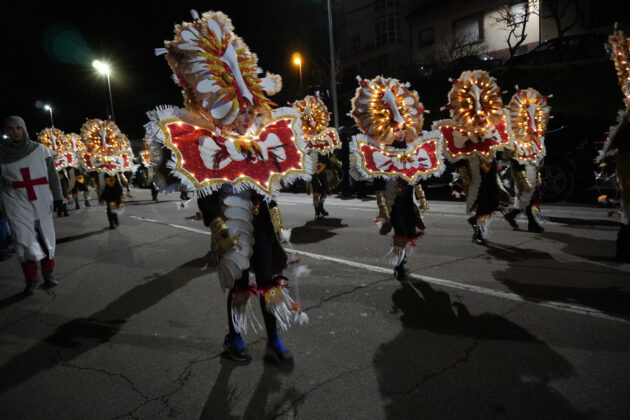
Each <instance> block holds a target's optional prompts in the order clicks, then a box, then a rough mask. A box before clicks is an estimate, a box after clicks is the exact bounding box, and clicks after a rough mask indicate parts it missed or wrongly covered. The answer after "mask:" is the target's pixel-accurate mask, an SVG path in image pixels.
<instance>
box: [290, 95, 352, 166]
mask: <svg viewBox="0 0 630 420" xmlns="http://www.w3.org/2000/svg"><path fill="white" fill-rule="evenodd" d="M291 106H292V107H293V108H295V109H296V110H297V112H298V113H299V115H300V123H301V126H300V128H301V129H302V134H303V135H304V140H305V141H306V148H307V150H314V151H316V152H319V153H322V154H327V153H330V152H332V151H333V150H335V149H338V148H340V147H341V141H340V140H339V134H338V133H337V130H335V129H334V128H330V127H328V124H329V123H330V113H329V112H328V108H326V104H324V102H323V101H322V100H321V99H320V98H319V97H317V96H311V95H308V96H306V97H305V98H304V99H302V100H299V101H295V102H294V103H293V104H291Z"/></svg>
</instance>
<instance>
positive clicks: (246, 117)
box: [234, 108, 254, 135]
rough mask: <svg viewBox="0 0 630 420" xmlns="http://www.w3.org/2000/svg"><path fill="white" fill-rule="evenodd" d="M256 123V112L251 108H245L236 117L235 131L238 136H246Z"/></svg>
mask: <svg viewBox="0 0 630 420" xmlns="http://www.w3.org/2000/svg"><path fill="white" fill-rule="evenodd" d="M253 122H254V111H252V109H251V108H243V109H241V111H240V112H239V113H238V116H237V117H236V126H235V127H234V131H236V132H237V133H238V134H241V135H242V134H245V133H246V132H247V130H248V129H249V127H251V126H252V123H253Z"/></svg>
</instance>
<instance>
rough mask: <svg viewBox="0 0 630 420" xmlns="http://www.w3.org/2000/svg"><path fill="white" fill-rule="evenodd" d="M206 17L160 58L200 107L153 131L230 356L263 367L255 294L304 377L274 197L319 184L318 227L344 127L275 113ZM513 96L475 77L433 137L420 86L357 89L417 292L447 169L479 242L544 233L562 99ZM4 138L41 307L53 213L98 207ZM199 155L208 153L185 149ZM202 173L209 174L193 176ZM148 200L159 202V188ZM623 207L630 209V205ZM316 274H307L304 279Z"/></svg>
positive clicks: (8, 211) (381, 212)
mask: <svg viewBox="0 0 630 420" xmlns="http://www.w3.org/2000/svg"><path fill="white" fill-rule="evenodd" d="M193 17H194V21H193V22H192V23H184V24H182V25H177V26H176V27H175V39H174V40H173V41H167V42H166V48H165V49H164V50H160V51H158V53H161V54H165V55H166V59H167V62H168V64H169V65H170V66H171V68H172V70H173V72H174V73H175V75H176V79H177V80H178V83H179V84H180V86H181V87H182V89H183V92H184V96H185V98H186V101H185V104H186V107H185V108H181V109H180V108H174V107H171V108H169V107H159V108H158V109H156V110H155V111H152V112H150V113H149V114H148V115H149V118H150V122H149V123H148V124H147V125H146V129H147V133H148V136H149V137H151V138H152V139H153V140H152V141H155V142H157V143H159V144H160V145H162V146H164V147H166V148H169V149H171V151H176V152H177V153H171V159H172V160H173V161H172V162H170V163H169V167H171V168H174V171H173V173H174V174H175V175H176V176H179V177H180V179H181V180H182V190H181V191H182V195H181V198H182V199H183V200H189V199H190V197H189V196H188V191H193V190H194V191H196V193H197V205H198V208H199V211H200V213H201V215H202V219H203V222H204V224H205V225H206V226H207V227H208V228H209V229H210V230H211V233H212V242H211V251H212V253H213V254H214V256H215V257H216V259H217V265H218V277H219V281H220V284H221V286H222V288H223V289H224V290H226V291H228V293H227V299H226V300H227V302H226V306H227V334H226V336H225V337H224V341H223V348H224V349H225V354H226V356H227V357H229V358H230V359H232V360H234V361H236V362H241V363H247V362H249V361H250V360H251V359H252V356H251V354H250V352H249V351H248V348H247V345H246V344H245V341H244V339H243V334H245V333H246V332H247V331H248V329H249V328H254V329H255V327H256V325H260V323H259V322H258V320H257V319H256V317H255V315H254V313H253V312H252V309H251V305H250V302H249V299H250V297H253V296H257V297H258V300H259V302H260V306H261V310H262V316H263V324H264V328H265V331H266V334H267V351H266V357H268V358H270V359H271V360H273V361H275V362H276V363H280V364H282V363H291V361H292V360H293V356H292V354H291V352H290V351H289V350H288V349H287V347H286V346H285V345H284V343H283V341H282V340H281V339H280V336H279V331H278V330H279V329H280V330H283V329H287V328H288V327H289V326H290V325H291V324H292V323H295V322H296V320H299V322H300V323H301V322H304V321H306V320H307V319H308V317H307V316H306V314H304V313H303V312H302V311H301V308H300V304H299V301H297V300H295V301H294V300H293V298H292V297H291V296H290V295H289V290H288V288H287V287H286V286H287V280H288V279H287V277H285V276H284V275H283V272H284V271H285V269H286V268H287V261H288V258H287V255H286V253H285V252H284V249H283V247H282V244H283V243H284V244H286V243H288V242H289V240H290V230H288V229H286V228H285V226H284V225H283V221H282V216H281V213H280V209H279V207H278V205H277V202H276V200H275V198H276V194H277V192H278V191H279V190H280V188H282V187H286V186H288V185H290V184H291V183H293V182H295V181H297V180H303V181H305V182H308V183H310V189H309V191H310V193H311V194H312V198H313V209H314V215H315V218H316V219H318V220H319V219H322V218H325V217H327V216H329V213H328V211H327V210H326V209H325V208H324V202H325V199H326V196H327V195H328V194H329V193H330V190H331V188H332V187H331V185H329V181H330V178H329V174H330V172H328V174H327V173H326V170H327V169H328V170H330V169H331V168H339V167H340V166H341V163H340V162H339V161H338V160H337V159H336V158H335V156H334V153H333V152H334V150H335V149H336V148H339V147H340V146H341V142H340V141H339V137H338V134H337V133H336V131H335V130H334V129H329V128H326V126H327V124H328V122H329V117H328V113H327V111H326V109H325V106H323V103H322V102H321V100H319V98H318V97H317V95H315V96H309V97H307V98H305V99H304V100H303V101H296V103H295V104H294V106H293V107H292V108H282V109H272V108H271V106H270V104H271V101H269V100H268V99H267V96H266V95H273V94H274V93H277V91H278V90H279V89H280V86H281V82H280V78H279V76H276V75H270V74H269V73H267V75H266V76H265V77H253V76H252V75H257V74H258V73H259V72H260V71H261V70H260V69H259V68H258V67H257V63H256V61H257V59H256V57H255V55H253V54H251V53H250V52H249V50H248V49H247V46H246V45H245V44H244V42H243V41H242V40H241V39H240V38H238V37H236V36H234V34H233V32H232V30H233V28H232V25H231V22H230V20H229V18H228V17H227V16H225V15H224V14H222V13H220V12H208V13H206V14H204V15H202V16H199V15H198V14H196V12H194V15H193ZM226 45H229V47H226ZM237 51H238V53H237ZM200 60H202V61H203V60H206V61H207V62H209V63H210V64H212V63H230V65H227V66H224V65H221V66H217V67H216V69H219V70H216V72H215V73H210V74H208V73H204V72H202V71H199V67H198V66H197V64H196V63H198V62H199V61H200ZM204 62H205V61H204ZM244 75H247V77H244ZM227 80H236V81H237V82H234V83H231V82H230V83H228V82H226V81H227ZM501 96H502V91H501V90H500V89H499V87H498V86H497V84H496V81H495V80H494V79H493V78H492V77H491V76H490V75H489V74H487V73H486V72H483V71H467V72H463V73H462V74H461V76H460V77H459V78H458V79H457V80H454V81H453V88H452V90H451V91H450V92H449V94H448V100H449V102H448V105H447V109H449V112H450V116H451V119H449V120H441V121H436V122H434V123H433V126H432V130H430V131H427V130H423V127H422V125H423V122H424V120H423V114H424V113H425V112H426V110H425V109H424V107H423V106H422V103H421V102H420V100H419V96H418V93H417V92H415V91H413V90H412V89H411V88H410V86H409V84H405V83H401V82H399V81H398V80H396V79H392V78H384V77H381V76H378V77H376V78H374V79H372V80H361V79H360V78H359V86H358V87H357V93H356V96H355V98H354V99H353V101H352V111H351V113H350V114H351V115H352V117H353V118H354V120H355V122H356V125H357V128H358V130H359V133H358V134H357V135H355V136H353V137H352V139H351V140H350V146H349V148H350V160H349V161H350V162H349V165H350V171H349V172H350V173H351V174H352V176H353V177H354V178H355V179H356V180H357V181H359V182H361V181H366V180H369V181H372V182H373V185H374V192H375V199H376V207H377V209H378V216H377V217H376V219H375V222H377V226H378V233H379V234H380V235H389V234H390V233H391V232H392V230H393V235H392V245H391V251H390V254H389V255H390V256H391V258H390V262H391V264H392V266H393V274H394V277H395V278H396V279H398V280H400V281H404V280H406V278H407V274H406V268H405V263H406V262H407V260H408V258H409V252H410V249H411V247H412V246H413V245H414V244H415V241H418V240H420V239H421V237H422V234H423V232H424V231H425V229H426V226H425V223H424V221H423V218H422V214H423V213H424V212H426V211H427V210H428V209H429V204H428V203H427V199H426V196H425V192H424V188H423V183H424V182H425V181H426V180H427V179H429V178H430V177H432V176H439V175H440V174H441V173H442V172H443V171H444V168H445V160H449V161H451V162H453V163H455V164H456V165H457V168H458V171H457V173H458V177H459V179H460V181H461V183H462V184H463V185H464V189H463V191H464V192H465V194H466V211H467V213H468V214H470V217H469V219H468V222H469V223H470V225H471V226H472V228H473V234H472V241H473V242H474V243H475V244H478V245H482V246H486V245H488V240H489V233H488V232H489V230H488V226H489V224H490V220H491V218H492V217H493V215H494V214H496V213H497V212H499V213H500V214H501V215H502V218H503V219H505V220H506V221H507V223H509V224H510V226H512V227H513V228H514V229H518V228H519V225H518V223H517V221H516V217H517V215H518V214H520V213H521V212H524V213H525V214H526V216H527V220H528V224H527V230H528V231H530V232H534V233H540V232H543V231H544V228H543V222H544V218H543V217H542V216H541V212H540V194H539V189H538V187H539V185H540V172H539V171H540V168H541V166H542V164H543V158H544V155H545V149H544V135H545V129H546V123H547V120H548V118H549V111H550V109H549V106H548V105H547V99H548V96H543V95H541V94H539V93H538V92H537V91H535V90H534V89H532V88H529V89H519V88H518V87H516V90H515V93H514V96H513V97H512V100H511V101H510V103H509V104H508V105H507V106H504V104H503V102H502V100H501ZM627 127H628V117H627V113H626V114H624V115H623V116H622V118H621V120H620V124H619V127H617V129H616V131H615V132H614V135H613V136H612V140H613V143H612V144H611V145H610V148H618V149H619V150H620V156H621V155H623V154H624V153H625V152H626V151H627V150H626V149H627V147H626V146H627V145H628V139H627V135H628V131H629V130H628V128H627ZM5 131H6V133H7V135H8V137H9V138H8V139H6V140H3V141H1V142H0V171H1V172H0V176H1V178H2V182H0V195H1V196H2V203H3V213H4V215H5V216H6V218H7V220H8V221H9V226H10V229H11V231H12V233H13V237H14V241H15V244H14V247H15V253H16V255H17V258H18V260H19V261H20V263H21V265H22V269H23V272H24V277H25V281H26V287H25V290H24V292H25V293H26V294H32V293H34V291H35V290H36V289H37V287H38V280H37V264H38V263H39V264H40V267H41V271H42V275H43V278H44V284H45V285H46V286H47V287H51V286H54V285H56V284H57V283H58V280H57V279H56V278H55V276H54V274H53V271H54V261H55V260H54V256H55V231H54V225H53V212H52V211H51V209H54V211H55V212H56V213H57V215H58V216H59V217H65V216H68V209H67V203H66V202H67V201H69V198H68V197H69V196H70V195H71V196H72V198H73V201H74V205H75V209H79V208H80V201H81V199H80V195H82V198H83V200H84V205H85V206H86V207H89V206H90V203H89V191H90V189H89V178H88V176H87V174H85V173H81V172H79V171H76V172H73V173H72V178H73V186H72V188H70V182H69V178H70V177H69V176H68V172H67V171H66V170H64V171H62V172H58V170H57V169H56V168H55V166H54V164H53V153H52V152H51V150H50V149H48V148H46V147H44V146H43V145H42V144H40V143H37V142H34V141H32V140H31V139H30V138H29V136H28V132H27V129H26V125H25V123H24V121H23V120H22V119H21V118H19V117H9V118H8V119H7V120H6V121H5ZM186 141H192V142H194V144H195V147H188V148H183V147H181V148H178V147H179V146H178V144H180V145H181V144H183V143H185V142H186ZM623 156H625V155H623ZM624 159H625V158H624ZM624 159H620V161H619V162H618V171H619V178H620V180H621V185H622V188H623V190H624V191H628V189H629V188H628V185H627V182H628V181H627V180H628V178H627V176H626V175H625V173H626V172H627V170H626V169H627V168H626V167H625V166H624V165H625V164H626V163H627V162H626V160H624ZM199 161H203V166H200V165H198V166H195V167H191V166H187V165H191V163H190V162H199ZM500 165H502V166H507V167H509V168H510V171H511V178H512V179H513V180H514V189H515V194H514V196H512V195H510V194H509V193H508V192H507V191H506V188H505V185H504V183H503V182H502V181H501V179H500V178H499V174H498V172H499V166H500ZM72 170H73V171H75V170H74V169H72ZM103 181H104V182H103V183H102V185H100V187H99V194H98V197H99V200H100V201H102V202H104V203H105V206H106V214H107V219H108V222H109V228H110V229H116V227H117V226H118V225H119V223H120V219H119V217H118V214H119V213H120V212H121V211H122V209H123V208H124V189H125V187H126V186H127V185H128V182H126V179H125V178H124V177H122V178H121V177H120V176H119V175H116V174H107V173H103ZM150 186H151V195H152V199H153V200H156V201H157V194H158V188H157V187H156V185H155V184H154V183H151V184H150ZM127 188H128V187H127ZM127 192H128V193H129V190H127ZM626 194H627V193H626ZM64 195H65V196H66V199H65V201H64ZM624 197H625V196H624ZM623 205H624V207H623V208H624V209H625V208H627V207H628V205H629V204H628V202H627V200H626V201H624V202H623ZM629 241H630V231H629V229H628V223H627V218H626V219H624V224H623V226H622V228H621V230H620V232H619V239H618V243H617V256H618V257H619V258H621V259H624V260H626V261H627V260H628V259H629V258H630V256H629V254H628V253H629V249H628V248H629V246H628V243H629ZM307 271H308V270H307V269H306V268H305V267H302V270H301V273H302V274H304V273H306V272H307ZM299 272H300V271H299V270H296V271H295V272H294V276H295V277H299V276H300V275H301V274H297V273H299ZM250 273H251V274H253V275H254V278H255V282H254V283H251V282H250Z"/></svg>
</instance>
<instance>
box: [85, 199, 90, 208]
mask: <svg viewBox="0 0 630 420" xmlns="http://www.w3.org/2000/svg"><path fill="white" fill-rule="evenodd" d="M85 207H90V200H88V199H87V198H86V199H85Z"/></svg>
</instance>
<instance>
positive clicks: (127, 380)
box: [57, 362, 149, 401]
mask: <svg viewBox="0 0 630 420" xmlns="http://www.w3.org/2000/svg"><path fill="white" fill-rule="evenodd" d="M57 365H58V366H65V367H69V368H72V369H77V370H83V371H89V372H96V373H103V374H105V375H108V376H112V377H117V378H121V379H122V380H123V381H124V382H126V383H127V384H128V385H129V388H131V389H132V390H133V391H134V392H135V393H136V394H138V395H139V396H140V397H141V398H142V399H144V400H145V401H147V400H149V397H148V396H147V395H145V394H144V393H143V392H142V391H141V390H140V389H138V387H137V386H136V385H135V384H134V383H133V381H132V380H131V379H129V378H128V377H127V376H125V375H123V374H122V373H114V372H109V371H107V370H105V369H97V368H92V367H87V366H79V365H75V364H72V363H67V362H61V363H57Z"/></svg>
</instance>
